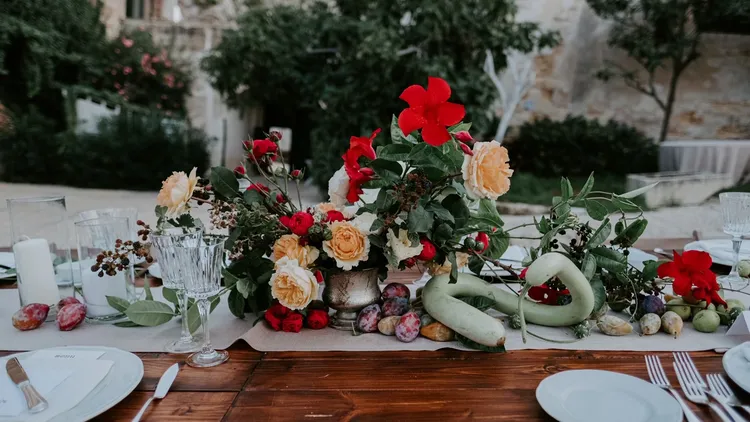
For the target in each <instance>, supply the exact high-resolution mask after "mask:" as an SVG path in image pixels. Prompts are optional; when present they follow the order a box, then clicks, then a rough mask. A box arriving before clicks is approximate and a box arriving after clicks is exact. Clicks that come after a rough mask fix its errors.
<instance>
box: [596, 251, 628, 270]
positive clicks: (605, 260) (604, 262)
mask: <svg viewBox="0 0 750 422" xmlns="http://www.w3.org/2000/svg"><path fill="white" fill-rule="evenodd" d="M589 252H590V253H591V254H592V255H593V256H594V258H596V265H598V266H599V267H602V268H604V269H605V270H607V271H609V272H612V273H619V272H621V271H625V270H626V269H627V268H628V257H627V256H625V255H623V254H622V253H621V252H619V251H616V250H614V249H610V248H606V247H604V246H599V247H598V248H594V249H591V250H590V251H589Z"/></svg>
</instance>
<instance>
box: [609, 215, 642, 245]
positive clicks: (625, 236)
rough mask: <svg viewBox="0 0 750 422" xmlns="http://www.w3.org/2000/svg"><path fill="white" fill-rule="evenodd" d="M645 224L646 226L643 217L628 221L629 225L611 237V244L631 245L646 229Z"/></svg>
mask: <svg viewBox="0 0 750 422" xmlns="http://www.w3.org/2000/svg"><path fill="white" fill-rule="evenodd" d="M646 226H648V221H647V220H645V219H640V220H636V221H634V222H632V223H630V225H629V226H627V227H626V228H625V229H624V230H623V231H622V232H621V233H620V234H619V235H617V237H615V238H614V239H612V244H614V245H620V246H623V247H625V248H628V247H630V246H633V244H635V242H637V241H638V238H640V237H641V235H642V234H643V232H644V231H645V230H646Z"/></svg>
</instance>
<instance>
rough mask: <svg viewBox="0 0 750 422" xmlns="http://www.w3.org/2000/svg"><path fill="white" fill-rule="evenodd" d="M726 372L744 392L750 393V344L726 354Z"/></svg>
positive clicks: (743, 344) (722, 361)
mask: <svg viewBox="0 0 750 422" xmlns="http://www.w3.org/2000/svg"><path fill="white" fill-rule="evenodd" d="M721 363H722V365H723V366H724V372H726V373H727V375H729V378H731V379H732V381H734V383H735V384H737V385H739V386H740V387H741V388H742V389H743V390H745V391H748V392H750V342H746V343H742V344H740V345H739V346H735V347H733V348H731V349H729V350H728V351H727V352H726V353H724V357H723V358H722V359H721Z"/></svg>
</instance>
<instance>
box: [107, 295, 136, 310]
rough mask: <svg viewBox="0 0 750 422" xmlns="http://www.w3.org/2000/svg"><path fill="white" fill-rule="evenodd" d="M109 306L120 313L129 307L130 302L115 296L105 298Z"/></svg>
mask: <svg viewBox="0 0 750 422" xmlns="http://www.w3.org/2000/svg"><path fill="white" fill-rule="evenodd" d="M106 298H107V303H108V304H109V306H111V307H113V308H115V309H117V310H118V311H120V312H125V311H126V310H127V309H128V308H129V307H130V302H128V301H127V300H125V299H123V298H121V297H117V296H106Z"/></svg>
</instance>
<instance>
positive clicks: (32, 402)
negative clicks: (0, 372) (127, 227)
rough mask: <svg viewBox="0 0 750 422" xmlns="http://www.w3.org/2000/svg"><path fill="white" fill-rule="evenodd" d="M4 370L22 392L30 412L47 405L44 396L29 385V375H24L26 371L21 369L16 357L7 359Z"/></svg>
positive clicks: (39, 410)
mask: <svg viewBox="0 0 750 422" xmlns="http://www.w3.org/2000/svg"><path fill="white" fill-rule="evenodd" d="M5 370H6V371H7V372H8V376H9V377H10V379H11V381H13V383H14V384H16V385H17V386H18V388H19V389H20V390H21V392H22V393H23V396H24V398H25V399H26V404H27V405H28V407H29V412H30V413H39V412H41V411H43V410H45V409H46V408H48V407H49V403H47V400H45V399H44V397H42V395H41V394H39V392H38V391H36V388H34V386H33V385H31V381H29V376H28V375H26V371H24V370H23V366H21V362H19V361H18V359H16V358H11V359H8V362H7V363H6V364H5Z"/></svg>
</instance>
